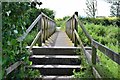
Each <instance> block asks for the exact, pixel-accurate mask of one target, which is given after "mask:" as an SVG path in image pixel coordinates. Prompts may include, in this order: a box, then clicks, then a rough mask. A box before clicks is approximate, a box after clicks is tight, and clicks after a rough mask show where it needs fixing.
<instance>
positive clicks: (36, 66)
mask: <svg viewBox="0 0 120 80" xmlns="http://www.w3.org/2000/svg"><path fill="white" fill-rule="evenodd" d="M27 67H28V68H29V67H31V68H66V69H68V68H69V69H70V68H81V66H80V65H31V66H27Z"/></svg>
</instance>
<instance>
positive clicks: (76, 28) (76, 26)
mask: <svg viewBox="0 0 120 80" xmlns="http://www.w3.org/2000/svg"><path fill="white" fill-rule="evenodd" d="M75 15H76V16H77V17H78V12H75ZM75 30H76V31H77V32H78V22H77V20H76V19H75ZM77 44H78V41H77V37H76V35H75V43H74V46H75V47H77Z"/></svg>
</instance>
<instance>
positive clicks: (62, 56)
mask: <svg viewBox="0 0 120 80" xmlns="http://www.w3.org/2000/svg"><path fill="white" fill-rule="evenodd" d="M30 58H70V59H71V58H72V59H73V58H74V59H76V58H80V56H79V55H32V56H30Z"/></svg>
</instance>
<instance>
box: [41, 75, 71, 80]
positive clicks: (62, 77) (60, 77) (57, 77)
mask: <svg viewBox="0 0 120 80" xmlns="http://www.w3.org/2000/svg"><path fill="white" fill-rule="evenodd" d="M40 78H42V79H65V80H66V79H72V78H73V76H41V77H40Z"/></svg>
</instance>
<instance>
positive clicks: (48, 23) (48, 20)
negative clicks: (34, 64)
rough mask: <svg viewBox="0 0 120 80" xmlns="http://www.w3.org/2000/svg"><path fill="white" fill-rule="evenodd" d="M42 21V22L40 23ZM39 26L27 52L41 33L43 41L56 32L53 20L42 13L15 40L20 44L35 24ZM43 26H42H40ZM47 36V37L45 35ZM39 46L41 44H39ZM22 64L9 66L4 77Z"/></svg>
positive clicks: (18, 62) (20, 62)
mask: <svg viewBox="0 0 120 80" xmlns="http://www.w3.org/2000/svg"><path fill="white" fill-rule="evenodd" d="M42 20H43V21H44V22H43V23H42ZM37 23H40V24H39V27H40V28H39V32H38V34H37V35H36V37H35V39H34V40H33V42H32V43H31V45H30V48H29V49H28V50H29V51H30V50H31V49H32V47H33V46H34V44H35V43H36V42H37V40H38V39H39V38H40V37H41V35H43V32H44V33H45V35H43V36H44V37H45V40H46V39H47V38H48V37H50V36H51V35H52V34H53V33H54V32H55V30H56V28H55V27H56V26H55V25H56V23H55V22H54V20H52V19H51V18H49V17H48V16H47V15H45V14H44V13H41V14H40V15H39V16H38V17H37V18H36V19H35V20H34V21H33V23H32V24H31V25H30V26H29V28H28V29H27V30H26V32H25V33H24V34H23V35H22V36H21V37H19V38H18V39H17V40H18V41H19V42H20V44H21V42H22V41H23V40H24V39H25V38H26V36H27V35H28V33H29V32H30V31H31V30H32V29H33V28H34V26H35V25H36V24H37ZM42 24H44V25H42ZM51 28H52V31H49V33H48V29H51ZM46 34H47V35H46ZM40 44H42V43H41V42H40ZM21 64H22V61H17V62H16V63H14V64H13V65H11V66H10V67H8V68H7V69H5V71H6V74H5V75H6V76H7V75H8V74H10V73H11V72H12V71H14V70H15V69H16V68H18V67H19V66H20V65H21Z"/></svg>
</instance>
